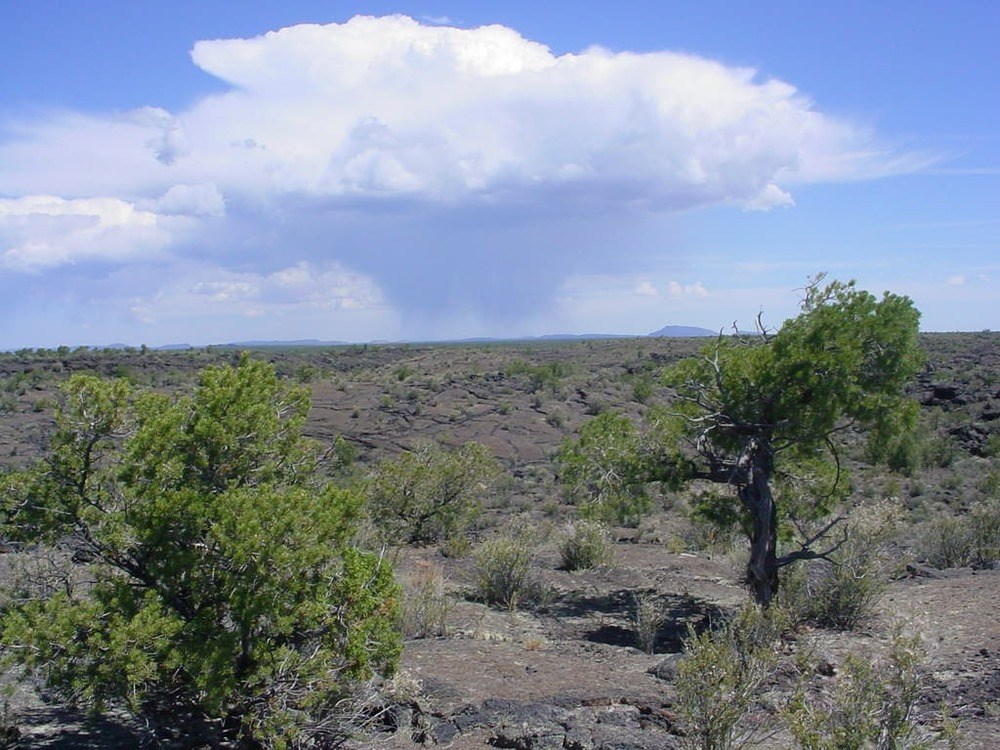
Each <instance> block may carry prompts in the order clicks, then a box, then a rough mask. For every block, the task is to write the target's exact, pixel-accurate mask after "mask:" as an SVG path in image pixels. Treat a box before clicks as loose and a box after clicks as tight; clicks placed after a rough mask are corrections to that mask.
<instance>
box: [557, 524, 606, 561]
mask: <svg viewBox="0 0 1000 750" xmlns="http://www.w3.org/2000/svg"><path fill="white" fill-rule="evenodd" d="M559 557H560V559H561V560H562V567H563V568H564V569H566V570H571V571H572V570H585V569H588V568H599V567H603V566H605V565H610V564H611V562H612V561H613V560H614V549H613V547H612V545H611V538H610V536H609V534H608V531H607V529H606V528H605V527H604V525H603V524H600V523H597V522H595V521H588V520H582V521H576V522H574V523H571V524H569V526H568V527H567V528H566V531H565V532H564V534H563V535H562V537H561V539H560V540H559Z"/></svg>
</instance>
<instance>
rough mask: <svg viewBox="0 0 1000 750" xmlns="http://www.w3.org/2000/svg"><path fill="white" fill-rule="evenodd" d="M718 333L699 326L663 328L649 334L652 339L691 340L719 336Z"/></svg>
mask: <svg viewBox="0 0 1000 750" xmlns="http://www.w3.org/2000/svg"><path fill="white" fill-rule="evenodd" d="M718 335H719V332H718V331H710V330H708V329H707V328H698V327H697V326H663V328H661V329H660V330H658V331H653V332H652V333H650V334H649V336H651V337H654V338H655V337H666V338H675V339H680V338H691V337H694V336H718Z"/></svg>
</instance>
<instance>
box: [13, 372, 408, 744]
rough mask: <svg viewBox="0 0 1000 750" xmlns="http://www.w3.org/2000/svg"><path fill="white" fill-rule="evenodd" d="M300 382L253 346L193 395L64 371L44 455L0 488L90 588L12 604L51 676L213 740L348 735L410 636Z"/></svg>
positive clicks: (28, 656) (22, 655)
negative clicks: (71, 552)
mask: <svg viewBox="0 0 1000 750" xmlns="http://www.w3.org/2000/svg"><path fill="white" fill-rule="evenodd" d="M308 406H309V403H308V398H307V396H306V394H305V392H304V391H303V390H301V389H295V388H293V389H289V388H286V387H284V386H283V385H282V384H281V383H280V382H279V381H278V379H277V377H276V375H275V373H274V370H273V368H272V367H271V366H270V365H267V364H265V363H258V362H253V361H250V360H249V359H248V358H246V357H244V358H243V359H242V360H241V361H240V363H239V365H238V366H236V367H212V368H209V369H207V370H205V371H204V372H203V373H202V375H201V378H200V384H199V386H198V388H197V390H196V391H195V393H194V395H193V396H191V397H180V398H176V399H172V398H169V397H167V396H165V395H162V394H158V393H152V392H138V391H136V390H135V389H134V388H133V387H132V386H131V385H129V384H128V383H126V382H125V381H121V380H118V381H106V380H101V379H99V378H96V377H91V376H79V375H78V376H74V377H72V378H71V379H70V380H69V381H68V382H67V383H66V385H65V387H64V390H63V406H62V408H61V409H60V411H59V413H58V417H57V423H58V428H57V431H56V432H55V434H54V436H53V438H52V441H51V446H50V455H49V457H48V458H47V459H46V460H45V461H44V462H43V463H42V465H40V466H39V467H37V469H35V470H32V471H29V472H27V474H26V475H23V476H22V478H21V480H20V481H18V482H11V483H7V485H8V487H9V488H11V489H12V493H11V495H12V496H9V497H8V498H7V501H8V505H7V508H6V510H7V515H8V518H7V523H6V524H5V528H4V531H5V532H6V533H8V534H9V535H11V536H14V537H16V538H21V539H24V540H26V541H29V542H31V543H33V544H37V545H45V544H50V543H51V544H54V543H59V544H67V543H68V544H71V545H72V546H73V547H74V549H75V551H76V552H78V553H79V554H80V555H82V556H85V557H86V558H87V559H90V560H91V561H92V562H91V564H90V575H89V576H88V577H89V578H90V582H89V584H88V585H82V586H72V585H67V586H64V587H61V588H59V589H52V588H51V587H49V589H48V590H42V589H40V590H39V593H38V595H37V596H35V597H32V598H28V599H26V600H21V601H19V602H17V603H16V604H14V605H12V606H11V608H10V609H9V610H8V611H7V613H6V616H5V619H4V623H3V640H4V643H5V644H6V645H7V646H8V648H9V653H11V654H12V655H14V656H15V657H16V658H18V659H20V660H21V661H22V662H23V663H24V664H25V665H26V666H27V667H28V668H29V669H30V670H31V671H33V672H35V673H36V674H38V675H40V676H41V677H42V679H43V680H44V681H45V683H46V685H47V687H48V689H49V690H50V691H52V692H53V693H54V694H56V695H59V696H62V697H64V698H66V699H68V700H71V701H74V702H78V703H83V704H85V705H89V706H90V707H92V708H94V709H100V708H102V707H104V706H107V705H115V706H120V707H122V708H125V709H126V710H128V711H130V712H132V713H133V714H135V715H137V716H139V717H141V718H142V719H143V721H144V722H145V723H146V724H147V725H148V726H150V727H152V728H154V729H156V728H160V729H172V728H174V727H177V726H183V727H185V731H186V732H189V733H190V737H188V738H187V739H188V740H190V741H191V742H192V743H193V744H195V740H197V741H198V742H204V743H205V744H211V745H212V746H218V745H219V744H220V743H221V744H226V743H229V744H231V745H234V746H235V745H239V746H245V747H261V748H269V747H274V748H287V747H297V746H303V745H307V744H309V743H312V742H314V741H315V740H317V738H319V737H322V738H323V740H324V741H327V740H329V739H330V733H331V732H332V733H343V732H345V731H350V726H349V724H348V723H345V722H343V721H342V719H343V716H342V715H343V707H344V706H347V705H350V704H351V696H352V694H353V692H354V690H355V687H356V686H358V685H359V684H361V683H363V682H365V681H367V680H368V679H369V678H371V677H372V676H373V675H375V674H376V673H381V674H389V673H391V672H392V671H393V669H394V667H395V664H396V662H397V660H398V657H399V653H400V648H401V643H400V638H399V634H398V630H397V627H396V624H397V622H398V589H397V586H396V584H395V583H394V581H393V575H392V570H391V568H390V566H389V565H388V564H387V563H386V562H385V561H384V560H383V559H382V558H381V557H380V556H378V555H373V554H370V553H367V552H365V551H363V550H361V549H358V548H357V547H356V546H355V544H354V542H353V536H354V532H355V525H356V521H357V519H358V518H359V517H360V515H361V511H362V498H361V497H360V496H359V495H358V494H357V493H355V492H352V491H350V490H344V489H339V488H337V487H335V486H333V485H330V484H327V483H325V482H323V481H322V480H320V479H319V475H318V473H317V472H316V464H317V460H318V455H319V453H318V451H317V449H316V446H315V445H313V444H312V443H310V442H309V441H306V440H305V439H304V438H303V437H302V434H301V428H302V425H303V424H304V421H305V416H306V412H307V410H308Z"/></svg>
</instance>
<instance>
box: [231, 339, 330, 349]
mask: <svg viewBox="0 0 1000 750" xmlns="http://www.w3.org/2000/svg"><path fill="white" fill-rule="evenodd" d="M346 345H347V342H346V341H320V340H319V339H296V340H294V341H277V340H274V341H263V340H253V341H233V342H230V343H228V344H219V345H218V346H219V348H221V349H267V348H268V347H272V346H283V347H295V346H346Z"/></svg>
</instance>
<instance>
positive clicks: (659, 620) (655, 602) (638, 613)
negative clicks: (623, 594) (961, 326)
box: [632, 593, 666, 654]
mask: <svg viewBox="0 0 1000 750" xmlns="http://www.w3.org/2000/svg"><path fill="white" fill-rule="evenodd" d="M665 621H666V611H665V610H664V607H663V602H662V601H661V600H660V597H658V596H656V595H655V594H651V593H643V594H636V595H635V596H634V597H632V628H633V632H634V633H635V641H636V645H637V646H638V647H639V648H641V649H642V650H643V651H645V652H646V653H647V654H652V653H653V652H654V651H655V650H656V636H657V634H658V633H659V632H660V627H661V626H662V625H663V623H664V622H665Z"/></svg>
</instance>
